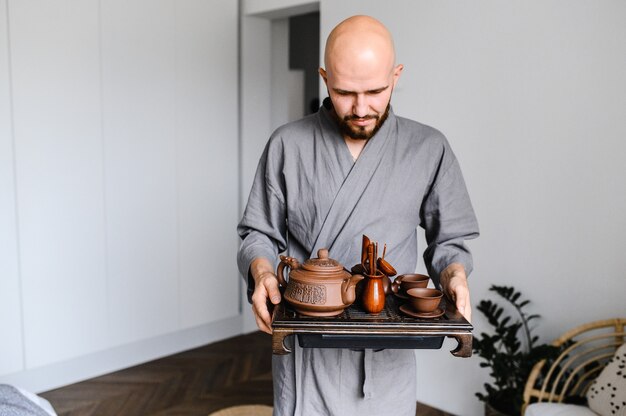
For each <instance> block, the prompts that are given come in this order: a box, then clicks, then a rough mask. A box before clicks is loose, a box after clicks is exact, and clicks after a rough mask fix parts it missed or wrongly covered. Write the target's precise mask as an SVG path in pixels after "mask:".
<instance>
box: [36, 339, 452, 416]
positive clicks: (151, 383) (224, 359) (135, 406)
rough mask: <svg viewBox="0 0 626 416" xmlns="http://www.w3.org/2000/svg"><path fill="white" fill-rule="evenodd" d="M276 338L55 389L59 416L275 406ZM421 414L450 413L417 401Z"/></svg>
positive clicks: (164, 414)
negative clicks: (273, 366) (273, 346)
mask: <svg viewBox="0 0 626 416" xmlns="http://www.w3.org/2000/svg"><path fill="white" fill-rule="evenodd" d="M271 354H272V353H271V337H270V336H269V335H266V334H264V333H261V332H254V333H251V334H246V335H241V336H238V337H234V338H230V339H227V340H224V341H220V342H216V343H213V344H210V345H206V346H203V347H200V348H196V349H193V350H189V351H186V352H182V353H180V354H175V355H171V356H168V357H164V358H161V359H158V360H154V361H151V362H148V363H145V364H141V365H138V366H135V367H131V368H127V369H124V370H121V371H117V372H114V373H111V374H107V375H104V376H101V377H96V378H93V379H90V380H86V381H83V382H80V383H76V384H72V385H69V386H65V387H62V388H59V389H56V390H51V391H48V392H45V393H41V394H40V395H41V396H42V397H44V398H46V399H47V400H48V401H50V403H51V404H52V406H53V407H54V409H55V410H56V411H57V413H58V414H59V416H207V415H208V414H209V413H211V412H213V411H216V410H219V409H223V408H226V407H229V406H235V405H241V404H267V405H272V394H273V393H272V372H271ZM417 414H418V415H420V416H451V415H449V414H447V413H444V412H441V411H439V410H436V409H432V408H430V407H428V406H424V405H421V404H419V403H418V412H417Z"/></svg>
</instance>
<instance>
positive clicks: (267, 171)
mask: <svg viewBox="0 0 626 416" xmlns="http://www.w3.org/2000/svg"><path fill="white" fill-rule="evenodd" d="M281 155H282V150H281V146H280V141H279V140H270V141H269V142H268V144H267V146H266V147H265V150H264V152H263V155H262V156H261V159H260V160H259V165H258V167H257V171H256V175H255V177H254V181H253V183H252V190H251V191H250V196H249V198H248V204H247V206H246V209H245V211H244V214H243V217H242V219H241V221H240V222H239V225H238V226H237V233H238V234H239V237H240V238H241V245H240V247H239V251H238V253H237V266H238V268H239V272H240V273H241V275H242V276H243V278H244V280H245V281H246V283H247V293H248V301H249V302H252V293H253V292H254V280H253V279H252V274H251V273H250V263H252V261H253V260H254V259H255V258H257V257H264V258H266V259H268V260H269V261H270V262H271V263H275V262H276V258H277V257H278V253H280V252H282V251H284V250H285V248H286V246H287V243H286V234H287V225H286V223H287V221H286V208H285V198H284V181H283V180H282V157H281Z"/></svg>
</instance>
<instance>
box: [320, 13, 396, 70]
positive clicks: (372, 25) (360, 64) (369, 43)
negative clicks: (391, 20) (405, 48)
mask: <svg viewBox="0 0 626 416" xmlns="http://www.w3.org/2000/svg"><path fill="white" fill-rule="evenodd" d="M394 63H395V49H394V46H393V40H392V37H391V33H389V31H388V30H387V28H386V27H385V26H384V25H383V24H382V23H381V22H379V21H378V20H376V19H374V18H372V17H369V16H353V17H350V18H348V19H346V20H344V21H343V22H341V23H339V24H338V25H337V26H336V27H335V28H334V29H333V30H332V32H331V33H330V35H329V36H328V39H327V41H326V49H325V52H324V65H325V66H326V71H327V72H328V73H330V74H332V73H334V72H336V71H340V72H343V71H344V70H351V71H354V70H355V69H358V68H361V69H363V70H364V71H365V70H368V69H372V68H373V67H374V66H376V67H379V68H380V67H381V66H384V67H385V68H386V69H387V70H388V71H389V72H391V71H392V69H393V67H394ZM331 76H332V75H331Z"/></svg>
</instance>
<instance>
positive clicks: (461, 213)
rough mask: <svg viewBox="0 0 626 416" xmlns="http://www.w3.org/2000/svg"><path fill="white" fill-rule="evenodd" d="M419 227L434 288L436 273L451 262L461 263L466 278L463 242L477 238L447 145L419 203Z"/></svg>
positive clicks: (468, 258)
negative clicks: (429, 187)
mask: <svg viewBox="0 0 626 416" xmlns="http://www.w3.org/2000/svg"><path fill="white" fill-rule="evenodd" d="M421 225H422V227H424V230H425V236H426V243H427V245H428V247H427V248H426V250H425V251H424V262H425V264H426V267H427V269H428V272H429V274H430V276H431V277H433V278H434V279H435V282H436V283H437V285H438V284H439V275H440V273H441V272H442V271H443V270H444V269H445V268H446V267H448V266H449V265H450V264H452V263H460V264H462V265H463V266H464V267H465V272H466V273H467V275H468V276H469V275H470V273H471V271H472V269H473V262H472V254H471V252H470V250H469V248H468V247H467V245H466V244H465V240H469V239H472V238H476V237H478V234H479V231H478V222H477V220H476V216H475V215H474V210H473V208H472V204H471V201H470V198H469V194H468V192H467V188H466V186H465V181H464V180H463V175H462V173H461V168H460V166H459V163H458V161H457V159H456V157H455V156H454V154H453V153H452V150H451V149H450V147H449V145H448V144H447V142H445V143H444V151H443V155H442V157H441V160H440V164H439V166H438V173H437V174H436V175H435V179H434V181H433V184H432V187H431V189H430V191H429V192H428V193H427V195H426V197H425V198H424V201H423V203H422V209H421Z"/></svg>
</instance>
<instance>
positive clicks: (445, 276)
mask: <svg viewBox="0 0 626 416" xmlns="http://www.w3.org/2000/svg"><path fill="white" fill-rule="evenodd" d="M440 282H441V289H442V290H443V292H444V293H445V295H446V296H447V297H448V299H451V300H452V301H453V302H455V304H456V308H457V309H458V310H459V312H460V313H461V315H463V316H464V317H465V319H467V321H468V322H472V305H471V303H470V292H469V286H468V285H467V275H466V274H465V267H463V265H462V264H459V263H452V264H450V265H449V266H448V267H446V268H445V269H444V271H443V272H441V275H440Z"/></svg>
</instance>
